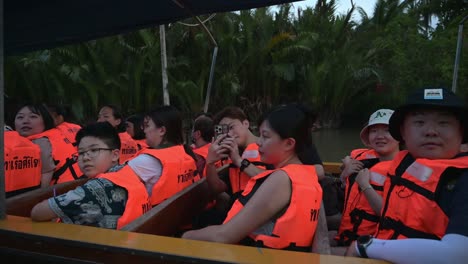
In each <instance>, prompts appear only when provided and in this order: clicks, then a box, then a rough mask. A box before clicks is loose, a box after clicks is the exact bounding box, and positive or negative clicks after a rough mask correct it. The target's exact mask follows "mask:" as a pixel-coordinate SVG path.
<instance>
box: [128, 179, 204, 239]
mask: <svg viewBox="0 0 468 264" xmlns="http://www.w3.org/2000/svg"><path fill="white" fill-rule="evenodd" d="M212 199H213V197H212V195H211V193H210V190H209V187H208V183H207V182H206V178H203V179H201V180H199V181H198V182H196V183H194V184H192V185H191V186H189V187H187V188H185V189H184V190H182V191H180V192H178V193H177V194H175V195H174V196H172V197H170V198H169V199H167V200H165V201H164V202H162V203H161V204H159V205H157V206H155V207H153V208H152V209H151V210H150V211H149V212H147V213H145V214H144V215H142V216H140V217H139V218H137V219H135V220H134V221H132V222H131V223H130V224H128V225H126V226H124V227H123V228H122V230H123V231H132V232H137V233H145V234H153V235H164V236H172V235H174V234H175V233H176V232H177V231H178V229H179V227H180V226H182V225H183V224H188V223H191V219H192V218H193V216H194V215H196V214H197V213H200V212H201V211H202V210H203V208H205V206H206V204H207V203H208V202H209V201H210V200H212Z"/></svg>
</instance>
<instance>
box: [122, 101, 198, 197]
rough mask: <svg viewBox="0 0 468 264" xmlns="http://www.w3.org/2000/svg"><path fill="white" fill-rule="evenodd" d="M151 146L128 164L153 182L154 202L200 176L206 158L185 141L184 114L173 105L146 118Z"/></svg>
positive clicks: (174, 192)
mask: <svg viewBox="0 0 468 264" xmlns="http://www.w3.org/2000/svg"><path fill="white" fill-rule="evenodd" d="M143 126H144V132H145V135H146V143H147V144H148V146H149V148H146V149H142V150H141V151H139V152H138V154H137V156H136V157H134V158H133V159H131V160H129V161H128V165H129V166H130V167H131V168H132V169H133V170H134V171H135V172H136V173H137V174H138V175H140V177H141V178H142V179H143V180H144V181H145V182H148V183H150V185H149V186H151V188H149V189H148V192H149V193H150V194H151V204H152V205H153V206H155V205H157V204H159V203H161V202H162V201H164V200H166V199H167V198H169V197H171V196H172V195H174V194H176V193H177V192H179V191H181V190H183V189H185V188H186V187H188V186H190V185H191V184H192V183H194V182H196V181H198V180H199V179H200V173H199V171H200V169H202V168H203V166H204V160H203V158H199V157H198V156H197V155H196V154H195V153H193V151H192V149H191V148H190V146H188V145H187V144H184V141H183V135H182V133H183V130H182V117H181V114H180V112H179V111H178V110H177V109H176V108H175V107H173V106H160V107H156V108H155V109H153V110H151V111H149V112H148V113H147V114H146V115H145V117H144V125H143Z"/></svg>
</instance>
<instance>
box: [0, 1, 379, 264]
mask: <svg viewBox="0 0 468 264" xmlns="http://www.w3.org/2000/svg"><path fill="white" fill-rule="evenodd" d="M293 1H294V0H236V1H219V0H158V1H151V0H135V1H125V0H119V1H110V0H101V1H91V0H81V1H76V2H70V1H65V2H60V1H50V0H45V1H41V2H40V3H39V2H33V1H30V0H16V1H5V5H4V7H5V8H4V9H2V11H3V12H4V14H5V17H4V21H5V22H4V24H3V23H0V40H1V41H0V68H1V69H0V70H1V71H3V56H4V54H6V55H12V54H17V53H20V52H27V51H33V50H39V49H45V48H51V47H55V46H58V45H63V44H71V43H76V42H79V41H86V40H91V39H95V38H98V37H103V36H107V35H112V34H118V33H122V32H128V31H131V30H136V29H141V28H145V27H150V26H155V25H159V24H167V23H169V22H174V21H177V20H180V19H182V18H187V17H191V16H195V15H200V14H207V13H213V12H225V11H233V10H240V9H250V8H256V7H261V6H267V5H275V4H281V3H286V2H293ZM0 3H1V4H3V0H0ZM4 25H5V30H4V29H3V26H4ZM4 33H5V35H6V36H7V38H3V36H4ZM3 41H4V42H5V45H4V46H3ZM3 92H4V84H3V76H0V94H3ZM2 100H3V97H1V98H0V116H1V117H0V123H3V116H4V109H3V108H4V104H3V101H2ZM3 146H4V137H3V134H1V135H0V150H1V151H3V149H4V148H3ZM3 157H4V155H3V153H2V155H0V162H2V163H3V162H4V160H3ZM338 166H339V165H336V164H329V163H326V164H325V169H326V171H327V172H329V173H336V172H338ZM4 174H5V172H4V171H1V172H0V255H2V256H4V257H11V258H12V259H14V260H15V262H20V263H22V262H32V263H65V262H66V263H107V262H112V263H120V262H135V263H147V262H148V263H149V262H151V263H206V262H208V263H284V262H293V263H310V264H312V263H349V264H351V263H384V262H383V261H377V260H369V259H359V258H350V257H338V256H330V255H319V254H314V253H301V252H291V251H282V250H272V249H262V248H255V247H245V246H239V245H226V244H219V243H211V242H203V241H193V240H185V239H180V238H177V237H176V233H177V232H178V231H179V230H180V227H181V226H183V225H185V224H187V223H188V222H189V220H190V219H191V217H192V216H193V215H195V214H196V213H198V212H200V211H201V210H202V209H203V208H204V206H205V204H206V203H207V202H208V201H209V200H210V199H212V197H211V195H210V193H209V191H208V186H207V183H206V181H205V180H204V179H203V180H200V181H198V182H197V183H195V184H193V185H192V186H190V187H189V188H187V189H185V190H183V191H181V192H179V193H177V194H176V195H174V196H173V197H171V198H170V199H168V200H166V201H164V202H163V203H161V204H160V205H158V206H156V207H154V208H153V209H152V210H150V211H149V212H148V213H146V214H145V215H143V216H141V217H140V218H138V219H136V220H135V221H133V222H132V223H130V224H129V225H127V226H125V227H124V228H123V230H109V229H102V228H95V227H87V226H80V225H69V224H63V223H55V222H33V221H32V220H31V219H30V218H29V214H30V211H31V209H32V207H33V206H34V205H35V204H36V203H37V202H39V201H42V200H44V199H47V198H49V197H51V196H53V195H54V194H61V193H65V192H66V191H68V190H71V189H73V188H76V187H77V186H79V185H81V184H83V183H84V182H85V181H86V180H78V181H74V182H69V183H64V184H60V185H55V186H51V187H49V188H45V189H40V190H34V191H31V192H28V193H24V194H21V195H18V196H15V197H11V198H9V199H8V200H5V193H4V179H5V175H4ZM9 259H10V258H9Z"/></svg>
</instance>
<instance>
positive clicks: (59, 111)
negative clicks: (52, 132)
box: [47, 104, 81, 146]
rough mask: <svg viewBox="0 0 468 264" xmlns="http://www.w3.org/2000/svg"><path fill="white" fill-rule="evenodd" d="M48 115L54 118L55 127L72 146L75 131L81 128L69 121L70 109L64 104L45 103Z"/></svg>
mask: <svg viewBox="0 0 468 264" xmlns="http://www.w3.org/2000/svg"><path fill="white" fill-rule="evenodd" d="M47 108H48V109H49V112H50V115H51V116H52V118H53V119H54V124H55V127H56V128H57V129H58V130H60V132H62V134H63V136H65V138H67V139H68V140H69V141H70V142H72V144H73V145H74V146H76V143H75V137H76V133H78V131H79V130H80V129H81V126H80V125H78V124H75V123H72V122H71V121H70V119H71V118H70V111H69V110H68V109H67V107H65V106H64V105H60V104H47Z"/></svg>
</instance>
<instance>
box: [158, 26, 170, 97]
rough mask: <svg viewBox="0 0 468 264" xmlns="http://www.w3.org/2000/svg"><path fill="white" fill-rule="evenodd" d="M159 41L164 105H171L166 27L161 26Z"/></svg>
mask: <svg viewBox="0 0 468 264" xmlns="http://www.w3.org/2000/svg"><path fill="white" fill-rule="evenodd" d="M159 39H160V41H161V68H162V69H161V70H162V84H163V100H164V105H170V104H171V101H170V99H169V91H168V90H167V83H168V79H167V54H166V29H165V27H164V25H160V26H159Z"/></svg>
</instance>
